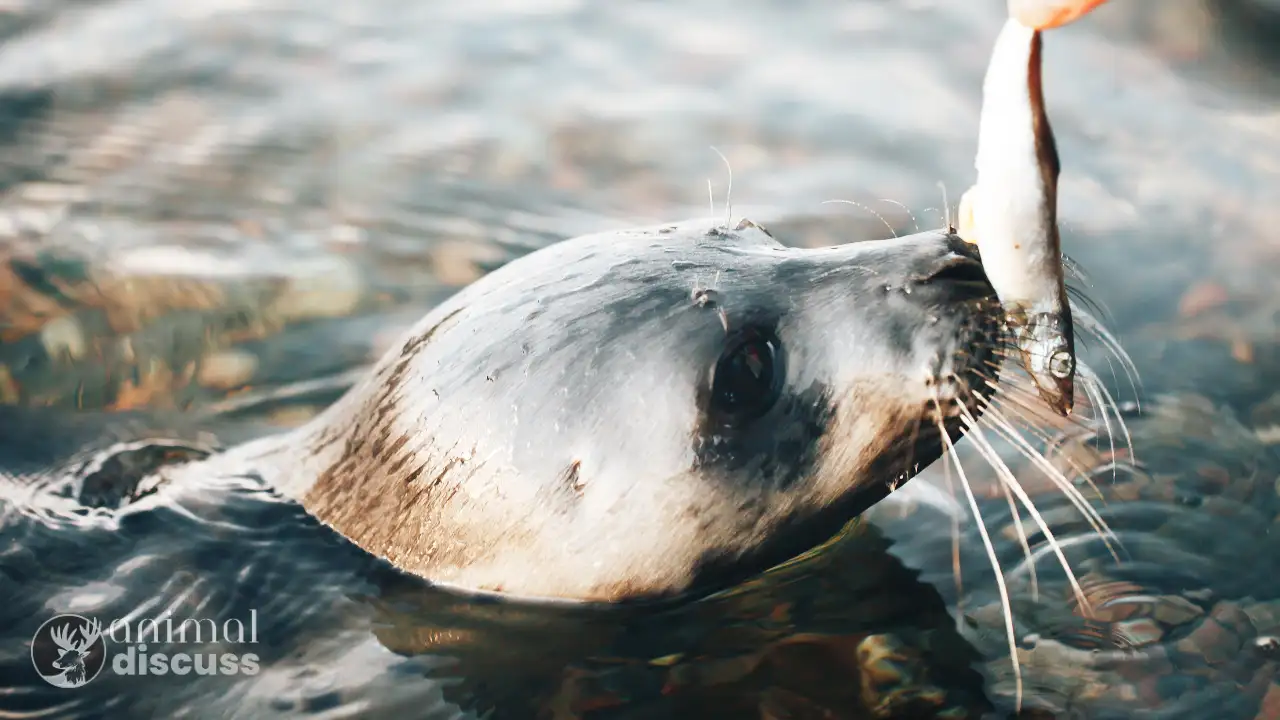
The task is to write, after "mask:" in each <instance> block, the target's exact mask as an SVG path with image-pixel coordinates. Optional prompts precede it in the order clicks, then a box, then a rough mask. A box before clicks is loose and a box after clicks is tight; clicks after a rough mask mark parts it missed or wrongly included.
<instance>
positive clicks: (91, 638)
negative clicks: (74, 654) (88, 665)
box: [80, 618, 102, 652]
mask: <svg viewBox="0 0 1280 720" xmlns="http://www.w3.org/2000/svg"><path fill="white" fill-rule="evenodd" d="M100 635H102V624H101V623H99V622H98V618H93V619H92V620H90V621H89V624H88V625H82V626H81V627H80V636H81V637H83V638H84V643H83V644H82V645H80V650H81V652H83V651H85V650H88V649H89V648H91V647H93V644H94V643H95V642H97V641H98V636H100Z"/></svg>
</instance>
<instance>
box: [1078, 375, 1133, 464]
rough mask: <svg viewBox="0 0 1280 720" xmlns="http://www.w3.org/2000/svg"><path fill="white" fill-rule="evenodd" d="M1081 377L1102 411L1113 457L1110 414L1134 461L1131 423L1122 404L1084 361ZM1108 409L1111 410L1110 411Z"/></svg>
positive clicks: (1092, 398)
mask: <svg viewBox="0 0 1280 720" xmlns="http://www.w3.org/2000/svg"><path fill="white" fill-rule="evenodd" d="M1079 377H1080V378H1081V380H1083V382H1081V383H1080V385H1081V387H1083V388H1084V391H1085V393H1086V394H1087V395H1088V397H1089V401H1090V402H1092V403H1097V405H1098V412H1099V413H1101V415H1102V418H1103V420H1104V423H1105V425H1106V429H1107V436H1108V437H1107V440H1108V441H1109V442H1110V445H1111V447H1110V450H1111V457H1112V458H1114V457H1115V454H1116V444H1115V436H1114V435H1113V434H1112V430H1111V423H1110V421H1109V420H1108V419H1107V418H1108V415H1109V414H1111V415H1115V418H1116V424H1118V425H1119V426H1120V432H1121V433H1122V434H1123V435H1124V447H1125V452H1126V454H1127V455H1128V457H1129V459H1130V460H1132V461H1136V460H1137V456H1136V454H1135V453H1134V449H1133V437H1132V436H1130V435H1129V425H1128V423H1126V422H1125V421H1124V415H1123V414H1121V412H1120V406H1119V404H1117V403H1116V401H1115V398H1113V397H1111V393H1110V392H1108V391H1107V388H1106V386H1105V385H1103V384H1102V382H1101V381H1100V380H1098V376H1097V375H1096V374H1095V373H1094V372H1093V370H1092V368H1090V367H1089V366H1088V365H1085V364H1084V363H1081V364H1080V369H1079ZM1108 409H1109V410H1110V412H1108Z"/></svg>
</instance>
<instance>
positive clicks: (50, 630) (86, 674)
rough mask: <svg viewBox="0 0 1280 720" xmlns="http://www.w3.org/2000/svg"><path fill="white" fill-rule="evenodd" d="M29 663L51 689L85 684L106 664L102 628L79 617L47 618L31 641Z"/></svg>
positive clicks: (56, 616)
mask: <svg viewBox="0 0 1280 720" xmlns="http://www.w3.org/2000/svg"><path fill="white" fill-rule="evenodd" d="M31 664H32V665H35V667H36V672H38V673H40V677H42V678H44V681H45V682H47V683H49V684H50V685H52V686H54V687H60V688H78V687H83V686H84V685H87V684H89V681H90V680H92V679H94V678H96V677H98V673H101V672H102V668H103V666H105V665H106V664H107V641H106V640H105V639H104V638H103V633H102V625H101V624H100V623H99V622H98V621H97V620H96V619H95V620H89V619H87V618H83V617H80V616H79V615H55V616H53V617H51V618H49V619H48V620H46V621H45V622H44V624H43V625H41V626H40V629H38V630H36V634H35V637H34V638H32V640H31Z"/></svg>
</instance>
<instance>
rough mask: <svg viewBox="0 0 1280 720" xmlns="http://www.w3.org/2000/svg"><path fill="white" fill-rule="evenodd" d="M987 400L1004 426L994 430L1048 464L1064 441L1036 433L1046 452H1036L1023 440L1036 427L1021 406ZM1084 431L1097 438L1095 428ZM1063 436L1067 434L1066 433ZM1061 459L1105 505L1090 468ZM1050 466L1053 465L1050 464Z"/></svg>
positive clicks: (992, 398) (1063, 475)
mask: <svg viewBox="0 0 1280 720" xmlns="http://www.w3.org/2000/svg"><path fill="white" fill-rule="evenodd" d="M984 399H987V398H984ZM987 400H988V402H989V403H990V404H989V405H988V406H987V410H988V411H989V412H991V413H992V416H991V417H992V419H993V420H994V421H998V422H999V423H1000V424H1001V425H1002V426H1003V427H1000V428H993V429H996V430H998V431H999V432H1000V433H1001V435H1002V436H1003V437H1009V438H1010V441H1011V442H1013V443H1014V444H1015V446H1017V448H1018V449H1019V451H1020V452H1022V454H1023V455H1024V456H1027V453H1028V452H1035V453H1036V454H1037V455H1039V456H1040V457H1041V458H1043V459H1044V461H1045V462H1046V463H1048V462H1049V455H1050V453H1051V448H1054V447H1057V446H1058V445H1059V444H1060V443H1061V442H1063V441H1062V440H1059V439H1058V438H1048V437H1046V436H1045V435H1043V434H1041V433H1039V432H1036V434H1037V436H1038V438H1039V439H1040V440H1042V441H1044V442H1045V450H1042V451H1037V450H1035V448H1033V447H1032V446H1031V445H1030V444H1029V443H1026V442H1025V440H1023V438H1022V433H1023V430H1024V429H1033V428H1034V426H1032V425H1030V423H1029V422H1028V420H1027V418H1025V417H1023V416H1022V408H1021V406H1019V405H1017V404H1013V405H1009V404H1007V401H1008V400H1009V398H1007V397H1006V398H1000V397H997V396H993V397H991V398H989V399H987ZM1001 411H1005V412H1007V413H1008V414H1007V415H1006V414H1004V413H1002V412H1001ZM1014 420H1021V421H1022V422H1021V423H1020V425H1021V427H1019V426H1018V425H1015V424H1014V422H1013V421H1014ZM1083 429H1084V430H1085V432H1086V433H1087V434H1091V435H1094V436H1095V437H1096V432H1095V430H1094V428H1088V427H1086V428H1083ZM1062 434H1066V433H1065V432H1064V433H1062ZM1028 457H1030V456H1028ZM1061 457H1062V458H1063V459H1064V460H1066V463H1067V466H1068V468H1069V469H1070V470H1072V471H1073V472H1075V473H1076V476H1078V477H1080V478H1082V479H1084V481H1085V482H1086V483H1088V485H1089V487H1090V489H1092V490H1093V492H1094V494H1095V495H1097V496H1098V499H1099V500H1102V501H1103V503H1104V504H1105V503H1106V500H1105V498H1104V496H1103V494H1102V491H1101V490H1100V489H1099V488H1098V486H1097V485H1096V484H1094V483H1093V481H1092V479H1091V477H1090V475H1091V472H1090V468H1089V467H1086V466H1084V465H1082V464H1080V463H1079V462H1076V461H1074V460H1072V459H1071V457H1070V456H1069V455H1065V454H1064V455H1061ZM1032 460H1033V462H1035V460H1034V458H1032ZM1050 466H1052V465H1051V464H1050ZM1042 469H1043V468H1042ZM1055 469H1056V468H1055ZM1062 479H1063V481H1064V482H1068V481H1067V478H1066V475H1065V473H1062ZM1068 485H1069V486H1070V487H1072V488H1073V489H1074V486H1073V485H1070V483H1069V482H1068ZM1080 499H1081V501H1082V502H1084V501H1085V498H1084V496H1083V494H1082V495H1081V496H1080ZM1089 507H1090V508H1091V507H1092V506H1089Z"/></svg>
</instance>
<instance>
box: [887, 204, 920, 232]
mask: <svg viewBox="0 0 1280 720" xmlns="http://www.w3.org/2000/svg"><path fill="white" fill-rule="evenodd" d="M880 202H887V203H893V204H894V205H897V206H898V207H900V208H902V209H903V210H905V211H906V212H907V217H909V218H911V227H912V228H913V229H914V230H915V231H916V232H920V223H918V222H916V216H915V213H913V212H911V208H909V207H907V206H906V205H903V204H902V203H900V202H898V201H897V200H890V199H889V198H880Z"/></svg>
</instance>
